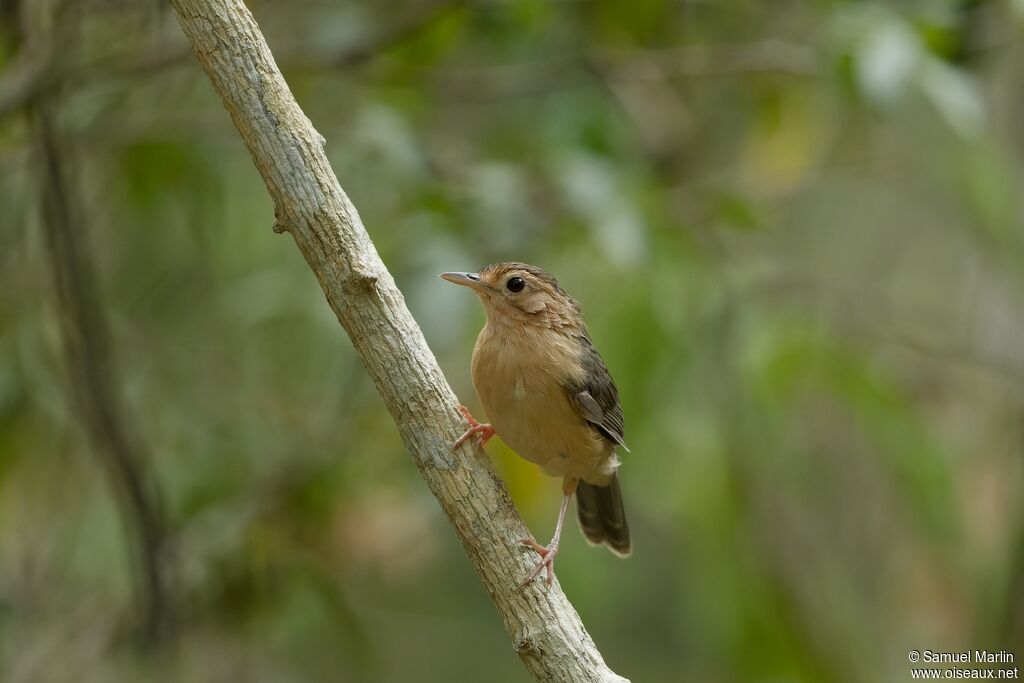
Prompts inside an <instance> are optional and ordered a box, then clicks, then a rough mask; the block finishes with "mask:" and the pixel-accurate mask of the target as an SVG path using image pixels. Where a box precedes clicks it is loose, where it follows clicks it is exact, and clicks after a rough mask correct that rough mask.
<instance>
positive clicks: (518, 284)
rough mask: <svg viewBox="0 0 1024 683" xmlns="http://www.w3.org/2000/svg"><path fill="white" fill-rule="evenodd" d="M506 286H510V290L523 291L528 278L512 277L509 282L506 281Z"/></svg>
mask: <svg viewBox="0 0 1024 683" xmlns="http://www.w3.org/2000/svg"><path fill="white" fill-rule="evenodd" d="M505 286H506V287H508V291H510V292H521V291H523V287H525V286H526V280H524V279H523V278H521V277H510V278H509V279H508V282H506V283H505Z"/></svg>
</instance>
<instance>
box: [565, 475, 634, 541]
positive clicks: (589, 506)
mask: <svg viewBox="0 0 1024 683" xmlns="http://www.w3.org/2000/svg"><path fill="white" fill-rule="evenodd" d="M576 517H577V519H579V521H580V529H582V530H583V535H584V536H586V538H587V541H589V542H590V543H592V544H594V545H606V546H608V549H609V550H611V551H612V552H613V553H615V554H616V555H618V556H619V557H626V556H628V555H629V554H630V552H632V550H633V548H632V546H631V545H630V542H629V525H628V524H626V512H625V510H623V509H622V491H621V490H620V489H619V475H618V474H617V473H616V474H613V475H612V480H611V482H609V483H608V485H607V486H595V485H593V484H588V483H586V482H583V481H581V482H580V483H579V486H577V487H576Z"/></svg>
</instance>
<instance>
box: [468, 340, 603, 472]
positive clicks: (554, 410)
mask: <svg viewBox="0 0 1024 683" xmlns="http://www.w3.org/2000/svg"><path fill="white" fill-rule="evenodd" d="M472 371H473V384H474V386H475V387H476V392H477V395H478V396H479V398H480V403H481V404H482V405H483V408H484V410H485V411H486V413H487V416H488V418H489V419H490V421H491V424H492V425H493V426H494V429H495V431H496V432H497V434H498V436H500V437H501V439H502V440H503V441H504V442H505V443H506V444H507V445H508V446H509V447H510V448H511V449H512V450H514V451H515V452H516V453H518V454H519V455H520V456H522V457H523V458H525V459H527V460H529V461H531V462H535V463H537V464H538V465H540V466H541V467H542V468H543V469H544V470H545V471H546V472H548V473H549V474H552V475H555V476H571V477H578V478H581V479H583V480H585V481H590V482H591V483H597V484H601V483H606V482H607V478H608V477H609V476H610V474H611V471H612V470H613V469H614V465H615V461H614V452H613V449H612V447H611V446H610V444H608V442H607V441H606V440H605V439H603V438H602V437H601V435H600V434H599V433H598V432H597V431H596V430H595V429H594V428H593V427H592V426H591V425H590V424H589V423H588V422H587V421H586V420H585V419H584V418H583V417H582V416H581V415H580V414H579V413H578V412H577V411H576V409H575V408H574V407H573V405H572V404H571V403H570V402H569V399H568V396H567V395H566V393H565V390H564V389H563V388H562V387H563V386H564V385H565V384H566V383H567V382H568V381H569V380H570V379H572V378H578V377H579V375H580V374H581V373H582V372H583V367H582V365H581V364H580V361H579V354H578V352H577V349H576V348H575V346H574V345H573V338H571V337H567V336H566V335H562V334H560V333H557V332H553V331H550V330H527V331H522V332H510V331H508V330H494V329H489V328H487V327H485V328H484V330H483V332H481V333H480V337H479V338H478V340H477V345H476V348H475V350H474V352H473V367H472Z"/></svg>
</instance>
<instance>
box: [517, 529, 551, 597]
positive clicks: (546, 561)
mask: <svg viewBox="0 0 1024 683" xmlns="http://www.w3.org/2000/svg"><path fill="white" fill-rule="evenodd" d="M519 543H520V545H525V546H526V547H527V548H530V549H531V550H533V551H534V552H535V553H537V554H538V555H540V560H538V561H537V564H536V565H534V567H533V569H532V570H531V571H530V573H529V574H527V575H526V578H525V579H524V580H523V582H522V583H521V584H519V588H520V589H522V588H525V587H526V586H527V584H529V583H530V582H531V581H533V580H534V579H535V578H537V576H538V575H539V574H540V573H541V571H543V570H545V569H546V570H547V576H546V577H545V579H544V583H545V584H547V587H548V589H549V590H550V589H551V585H552V584H553V583H554V582H555V556H556V555H558V541H554V540H552V541H551V543H549V544H548V545H546V546H543V545H541V544H540V543H537V541H535V540H533V539H532V538H524V539H523V540H521V541H519Z"/></svg>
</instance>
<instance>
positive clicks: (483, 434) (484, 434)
mask: <svg viewBox="0 0 1024 683" xmlns="http://www.w3.org/2000/svg"><path fill="white" fill-rule="evenodd" d="M459 412H460V413H462V417H464V418H466V422H468V423H469V429H467V430H466V431H465V432H463V434H462V436H460V437H459V439H458V441H456V442H455V443H454V444H452V450H453V451H454V450H455V449H456V448H458V447H459V446H461V445H462V444H464V443H466V441H467V440H468V439H470V438H474V437H475V439H476V443H477V445H478V446H480V448H483V447H484V446H485V445H486V444H487V442H488V441H490V440H491V437H492V436H494V427H492V426H491V425H490V424H481V423H479V422H477V421H476V419H475V418H474V417H473V414H472V413H470V412H469V408H467V407H466V406H464V405H460V406H459Z"/></svg>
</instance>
